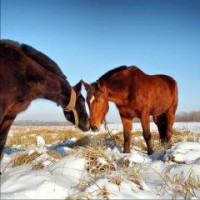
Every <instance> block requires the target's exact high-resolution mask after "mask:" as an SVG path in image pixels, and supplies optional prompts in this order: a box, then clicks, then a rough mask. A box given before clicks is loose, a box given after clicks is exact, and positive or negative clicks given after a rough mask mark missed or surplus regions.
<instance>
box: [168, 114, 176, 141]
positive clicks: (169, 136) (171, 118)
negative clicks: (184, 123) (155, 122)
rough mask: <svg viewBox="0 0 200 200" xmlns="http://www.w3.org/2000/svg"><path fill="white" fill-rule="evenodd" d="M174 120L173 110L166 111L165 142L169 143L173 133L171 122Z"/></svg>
mask: <svg viewBox="0 0 200 200" xmlns="http://www.w3.org/2000/svg"><path fill="white" fill-rule="evenodd" d="M174 121H175V114H174V113H173V112H167V113H166V122H167V126H166V142H167V143H170V142H172V141H171V138H172V135H173V124H174Z"/></svg>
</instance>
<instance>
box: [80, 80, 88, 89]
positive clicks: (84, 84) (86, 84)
mask: <svg viewBox="0 0 200 200" xmlns="http://www.w3.org/2000/svg"><path fill="white" fill-rule="evenodd" d="M81 82H82V83H83V86H84V88H85V90H86V91H88V89H89V87H90V84H88V83H86V82H85V81H83V80H81Z"/></svg>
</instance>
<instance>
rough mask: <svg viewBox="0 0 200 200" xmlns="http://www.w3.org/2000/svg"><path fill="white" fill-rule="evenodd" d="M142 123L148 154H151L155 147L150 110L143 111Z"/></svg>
mask: <svg viewBox="0 0 200 200" xmlns="http://www.w3.org/2000/svg"><path fill="white" fill-rule="evenodd" d="M141 124H142V129H143V137H144V139H145V142H146V144H147V151H148V154H149V155H151V154H152V153H153V148H152V144H151V132H150V119H149V113H148V112H143V113H142V115H141Z"/></svg>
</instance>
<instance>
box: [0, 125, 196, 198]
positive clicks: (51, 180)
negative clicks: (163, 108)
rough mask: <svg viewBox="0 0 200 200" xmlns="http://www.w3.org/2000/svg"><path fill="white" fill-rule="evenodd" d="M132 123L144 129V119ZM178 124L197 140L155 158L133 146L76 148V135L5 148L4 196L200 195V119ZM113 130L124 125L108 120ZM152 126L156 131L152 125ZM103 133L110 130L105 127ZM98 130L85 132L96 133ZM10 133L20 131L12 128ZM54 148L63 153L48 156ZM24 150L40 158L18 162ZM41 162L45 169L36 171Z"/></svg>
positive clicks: (180, 145)
mask: <svg viewBox="0 0 200 200" xmlns="http://www.w3.org/2000/svg"><path fill="white" fill-rule="evenodd" d="M133 127H134V131H135V130H141V125H140V123H134V125H133ZM57 128H58V129H59V128H60V127H57ZM65 128H66V127H65ZM70 128H72V129H74V128H73V127H70ZM174 128H175V129H176V131H180V132H184V133H187V132H188V133H190V134H193V135H194V137H195V140H194V141H185V140H182V141H180V142H178V143H175V144H174V145H173V146H172V147H171V148H169V149H167V150H166V151H165V150H155V153H154V154H152V155H150V156H148V155H147V152H146V151H144V150H142V149H140V148H137V147H134V146H133V147H132V150H131V153H130V154H124V153H122V149H120V148H119V147H117V146H113V145H112V146H109V144H107V145H106V146H104V147H105V148H104V149H103V147H102V149H99V147H98V146H97V147H96V149H95V148H91V147H89V146H88V147H87V146H85V147H82V148H73V146H72V145H71V144H76V142H77V139H76V137H72V138H70V139H68V140H66V141H65V142H64V143H63V144H64V145H61V146H59V147H58V148H54V146H53V144H52V145H49V144H46V143H45V140H44V138H43V137H42V136H36V137H37V138H36V141H37V142H36V145H35V146H30V147H26V148H25V147H23V145H21V146H20V145H18V146H13V147H10V148H6V149H5V151H4V155H3V159H2V162H1V172H2V175H1V199H200V123H175V125H174ZM67 129H69V127H68V128H66V130H67ZM38 130H39V128H38ZM109 130H112V134H115V133H117V132H119V131H122V126H121V124H109ZM151 130H152V131H157V129H156V127H155V125H153V123H151ZM101 132H105V129H104V127H103V126H102V128H101V130H100V132H99V133H101ZM99 133H92V132H90V131H89V132H87V133H85V134H86V135H87V134H88V135H89V134H92V137H96V136H97V135H98V134H99ZM9 134H10V135H11V136H13V135H14V134H15V132H14V131H13V130H12V129H11V130H10V133H9ZM108 137H109V135H108ZM51 148H52V149H54V150H56V151H57V152H59V153H60V152H62V153H63V155H64V156H63V157H62V158H61V159H56V158H53V157H51V156H50V155H49V154H47V151H48V150H49V149H51ZM20 151H23V152H25V153H27V154H28V155H32V153H33V152H35V151H37V152H38V154H39V156H38V157H37V158H36V159H34V160H33V161H31V162H29V163H25V164H23V165H20V166H14V165H13V159H14V157H16V155H17V154H19V153H20ZM95 156H96V157H95ZM37 163H42V165H43V168H42V169H40V168H38V169H34V166H36V165H37ZM95 172H96V174H95Z"/></svg>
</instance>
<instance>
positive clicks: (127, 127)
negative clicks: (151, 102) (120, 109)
mask: <svg viewBox="0 0 200 200" xmlns="http://www.w3.org/2000/svg"><path fill="white" fill-rule="evenodd" d="M121 118H122V124H123V129H124V132H123V133H124V153H130V146H131V138H132V134H131V129H132V119H128V118H125V117H121Z"/></svg>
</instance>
